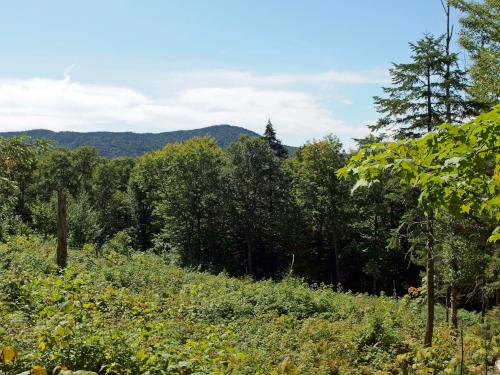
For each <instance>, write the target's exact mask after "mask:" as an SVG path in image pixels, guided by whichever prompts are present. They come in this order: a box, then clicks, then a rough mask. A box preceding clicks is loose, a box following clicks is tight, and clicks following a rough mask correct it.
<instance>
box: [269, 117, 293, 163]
mask: <svg viewBox="0 0 500 375" xmlns="http://www.w3.org/2000/svg"><path fill="white" fill-rule="evenodd" d="M264 139H265V140H266V141H267V143H269V146H270V147H271V149H272V150H273V153H274V155H276V156H277V157H279V158H286V157H287V156H288V151H287V150H286V148H285V147H283V145H282V144H281V141H280V140H279V139H278V138H276V131H275V130H274V127H273V124H272V123H271V119H268V120H267V125H266V130H265V131H264Z"/></svg>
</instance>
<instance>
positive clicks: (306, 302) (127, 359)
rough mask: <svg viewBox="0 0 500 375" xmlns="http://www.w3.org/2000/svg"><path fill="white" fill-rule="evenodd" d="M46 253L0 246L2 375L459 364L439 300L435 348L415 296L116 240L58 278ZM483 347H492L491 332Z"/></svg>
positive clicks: (472, 332) (475, 342) (469, 331)
mask: <svg viewBox="0 0 500 375" xmlns="http://www.w3.org/2000/svg"><path fill="white" fill-rule="evenodd" d="M116 250H117V251H118V252H116ZM54 251H55V241H52V240H49V241H47V240H43V239H41V238H37V237H17V238H13V239H11V240H10V242H8V243H6V244H0V350H1V348H2V346H3V347H12V348H15V349H16V350H17V352H18V354H17V356H16V358H15V359H14V360H13V361H12V363H10V364H3V365H2V364H1V361H0V373H2V370H3V371H4V373H8V374H11V373H14V374H15V373H18V372H20V371H24V370H27V369H29V368H31V366H33V365H41V366H44V367H45V368H46V369H49V370H52V368H54V367H55V366H58V365H60V364H64V365H65V366H66V367H68V368H69V369H72V370H77V369H78V370H90V371H95V372H98V373H100V374H104V373H110V374H194V373H196V374H262V375H263V374H275V375H280V374H281V375H283V374H289V375H292V374H295V375H297V374H306V375H307V374H311V375H312V374H314V375H322V374H324V375H327V374H350V375H356V374H357V375H361V374H375V373H377V374H396V373H403V372H401V371H402V369H404V368H406V367H407V366H413V368H415V369H417V370H422V369H426V368H428V370H425V371H430V369H431V368H434V369H436V371H439V372H440V373H441V371H442V370H444V369H445V368H447V369H449V371H451V372H446V373H457V372H453V371H455V370H456V369H457V363H459V361H457V355H458V353H460V346H459V345H460V343H459V340H455V338H454V336H453V334H452V331H451V330H450V329H448V328H447V327H446V324H445V323H444V316H443V310H442V309H438V311H437V313H438V314H437V319H436V325H437V327H436V335H435V346H434V347H433V348H427V349H426V348H422V345H421V333H422V331H423V321H424V319H423V314H424V305H423V304H422V303H421V302H422V301H420V300H418V299H417V300H411V299H409V298H408V297H404V298H402V299H399V300H398V299H393V298H388V297H384V296H381V297H370V296H367V295H353V294H351V293H339V292H334V291H333V290H332V289H331V288H330V287H328V286H322V287H317V288H313V287H310V286H308V285H307V284H305V283H304V282H302V281H301V280H297V279H294V278H289V277H288V278H285V279H284V280H283V281H281V282H273V281H259V282H255V281H252V280H251V279H250V278H245V279H235V278H230V277H227V276H225V275H223V274H221V275H211V274H208V273H202V272H194V271H189V270H184V269H181V268H179V267H176V266H172V265H168V264H166V263H165V262H164V260H163V258H162V257H160V256H157V255H153V254H148V253H139V252H137V253H134V254H132V255H125V254H121V253H122V250H120V247H119V246H118V247H116V246H115V250H111V249H108V250H104V253H103V254H101V255H100V256H96V255H95V249H94V248H93V247H92V246H89V245H87V246H85V247H84V248H83V249H81V250H71V251H70V254H69V255H70V257H69V267H68V269H67V270H66V272H65V273H64V275H58V273H57V269H56V266H55V263H54ZM127 252H128V250H127V251H126V252H125V253H127ZM494 312H495V311H492V312H491V313H494ZM460 320H461V321H462V322H463V324H464V327H465V328H464V329H465V336H464V345H465V354H464V363H465V366H467V369H468V370H469V371H472V370H477V372H470V373H478V374H479V373H483V372H481V371H482V370H481V365H482V364H483V363H484V355H483V356H481V353H482V350H483V351H484V345H485V343H486V342H485V340H484V339H483V338H482V337H481V336H479V335H480V330H479V327H480V325H479V320H480V316H479V315H478V314H474V313H467V312H465V311H460ZM487 345H489V353H491V354H492V355H493V353H494V352H495V350H497V349H495V345H496V344H495V338H493V340H492V341H490V342H489V343H488V344H487ZM378 371H380V372H378ZM416 373H422V374H423V373H424V372H423V371H421V372H418V371H417V372H416ZM425 373H430V372H425ZM467 373H469V372H467Z"/></svg>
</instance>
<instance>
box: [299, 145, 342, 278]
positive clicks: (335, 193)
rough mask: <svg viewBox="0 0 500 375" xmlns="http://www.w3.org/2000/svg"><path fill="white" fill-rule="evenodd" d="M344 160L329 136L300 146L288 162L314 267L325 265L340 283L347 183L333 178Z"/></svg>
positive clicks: (338, 146)
mask: <svg viewBox="0 0 500 375" xmlns="http://www.w3.org/2000/svg"><path fill="white" fill-rule="evenodd" d="M344 162H345V155H344V153H343V152H342V144H341V143H340V141H339V140H338V139H337V138H335V137H333V136H329V137H326V138H325V139H323V140H321V141H315V142H313V143H308V144H306V145H305V146H303V147H301V148H300V149H299V150H298V151H297V153H296V155H295V157H294V158H293V159H292V160H291V162H290V169H291V173H292V176H293V192H294V196H295V199H296V202H297V204H298V205H299V207H300V210H301V212H302V214H303V216H304V220H305V222H306V225H307V228H309V230H310V233H312V238H313V239H314V248H315V251H314V252H315V253H316V258H315V262H316V267H318V266H320V265H321V264H325V262H326V264H327V267H326V269H327V270H328V271H327V272H328V273H329V281H330V282H332V283H333V282H335V283H336V284H340V283H341V282H342V277H341V264H340V259H341V255H340V248H341V247H342V243H343V240H344V238H343V237H344V235H345V234H346V231H345V229H346V224H347V223H346V218H345V217H344V216H345V214H346V213H347V207H348V203H347V202H346V197H347V196H348V192H349V187H348V184H347V183H346V182H344V181H342V180H340V179H339V178H338V177H337V171H338V169H340V168H341V166H342V165H343V163H344Z"/></svg>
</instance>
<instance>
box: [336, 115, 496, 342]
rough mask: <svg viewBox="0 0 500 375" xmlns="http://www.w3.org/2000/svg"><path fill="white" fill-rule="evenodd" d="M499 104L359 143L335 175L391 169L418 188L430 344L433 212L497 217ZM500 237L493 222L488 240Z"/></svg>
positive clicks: (362, 176) (366, 176)
mask: <svg viewBox="0 0 500 375" xmlns="http://www.w3.org/2000/svg"><path fill="white" fill-rule="evenodd" d="M499 164H500V106H497V107H495V108H494V109H493V110H492V111H491V112H489V113H487V114H484V115H481V116H479V117H477V118H476V119H475V120H473V121H471V122H469V123H466V124H464V125H451V124H443V125H441V126H440V127H439V129H438V131H436V132H431V133H429V134H427V135H426V136H424V137H422V138H420V139H406V140H400V141H397V142H386V143H376V144H373V145H371V146H369V147H365V148H362V149H361V150H360V151H359V152H358V153H357V154H356V155H354V156H353V157H352V158H351V159H350V161H349V164H348V165H347V166H345V167H344V168H342V169H341V170H340V171H339V176H342V177H347V176H349V175H352V176H355V177H356V178H357V179H358V181H357V183H356V184H355V186H354V189H357V188H359V187H362V186H367V185H370V184H372V183H374V182H377V181H378V180H379V178H380V176H381V175H382V174H383V173H392V174H394V175H395V176H397V177H398V178H399V179H400V181H401V183H403V184H407V185H409V186H415V187H418V188H419V189H420V196H419V205H420V208H421V209H422V210H423V212H424V213H425V214H426V215H427V220H426V226H427V230H426V234H427V241H426V252H427V265H426V268H427V275H426V285H427V319H426V330H425V337H424V344H425V345H426V346H430V345H431V344H432V334H433V325H434V302H435V295H434V247H435V246H434V245H435V243H434V241H435V236H434V216H435V215H436V214H437V213H439V210H441V209H445V210H447V211H448V212H450V213H451V214H455V215H457V214H458V213H474V212H476V213H478V214H488V215H490V217H492V219H493V220H496V221H497V222H498V220H499V219H500V199H499V196H500V178H499V173H500V167H499ZM498 239H500V227H498V226H497V227H496V229H495V230H494V231H493V233H492V234H491V236H490V241H496V240H498Z"/></svg>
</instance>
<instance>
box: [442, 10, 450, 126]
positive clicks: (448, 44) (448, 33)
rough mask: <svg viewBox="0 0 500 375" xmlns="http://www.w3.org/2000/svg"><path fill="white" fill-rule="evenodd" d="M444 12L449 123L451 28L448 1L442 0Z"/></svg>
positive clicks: (446, 95) (448, 121) (447, 113)
mask: <svg viewBox="0 0 500 375" xmlns="http://www.w3.org/2000/svg"><path fill="white" fill-rule="evenodd" d="M442 5H443V9H444V13H445V14H446V40H445V42H446V44H445V50H446V59H447V60H446V72H445V76H444V84H445V97H446V122H447V123H449V124H451V122H452V118H451V95H450V59H449V57H450V42H451V37H452V34H453V28H452V29H451V30H450V2H449V1H447V2H446V5H445V4H444V2H442Z"/></svg>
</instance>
